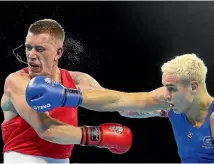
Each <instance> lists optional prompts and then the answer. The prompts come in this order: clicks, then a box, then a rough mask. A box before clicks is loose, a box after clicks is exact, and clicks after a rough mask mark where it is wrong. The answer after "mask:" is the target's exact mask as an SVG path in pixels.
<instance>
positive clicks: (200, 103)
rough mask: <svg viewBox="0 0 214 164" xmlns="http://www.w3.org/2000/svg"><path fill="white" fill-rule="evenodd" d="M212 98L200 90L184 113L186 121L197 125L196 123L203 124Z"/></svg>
mask: <svg viewBox="0 0 214 164" xmlns="http://www.w3.org/2000/svg"><path fill="white" fill-rule="evenodd" d="M212 102H213V98H212V97H211V96H210V95H209V94H208V93H207V91H205V92H201V93H200V94H198V96H197V97H196V98H195V100H194V101H193V103H192V105H191V106H190V108H189V110H188V111H187V112H186V113H185V114H186V116H187V119H188V121H189V122H190V123H191V124H192V125H195V126H196V127H197V124H199V127H200V124H203V122H204V121H205V119H206V117H207V114H208V112H209V109H210V105H211V103H212Z"/></svg>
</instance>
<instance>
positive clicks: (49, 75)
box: [29, 70, 52, 78]
mask: <svg viewBox="0 0 214 164" xmlns="http://www.w3.org/2000/svg"><path fill="white" fill-rule="evenodd" d="M29 76H30V77H31V78H34V77H36V76H46V77H49V78H52V75H51V74H49V73H47V72H43V71H37V72H36V71H31V70H29Z"/></svg>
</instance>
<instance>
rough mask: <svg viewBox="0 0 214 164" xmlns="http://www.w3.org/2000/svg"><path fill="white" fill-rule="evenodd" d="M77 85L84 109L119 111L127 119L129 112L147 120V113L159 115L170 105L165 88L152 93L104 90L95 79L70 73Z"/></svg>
mask: <svg viewBox="0 0 214 164" xmlns="http://www.w3.org/2000/svg"><path fill="white" fill-rule="evenodd" d="M70 73H71V76H72V77H73V79H74V81H75V84H76V85H77V87H78V89H80V90H81V91H82V94H83V104H82V105H81V106H82V107H84V108H87V109H90V110H95V111H118V112H119V113H120V114H121V115H123V116H125V117H130V115H128V113H127V111H128V110H129V111H132V114H133V113H135V115H134V114H133V115H132V116H131V117H133V118H145V117H147V116H146V114H145V113H146V112H154V114H156V115H158V113H160V111H161V110H163V109H167V108H168V107H169V105H168V104H167V103H166V101H165V99H164V88H163V87H161V88H158V89H156V90H153V91H151V92H139V93H126V92H119V91H114V90H109V89H106V88H103V87H102V86H101V85H100V84H99V83H98V82H97V81H96V80H95V79H94V78H93V77H91V76H89V75H87V74H85V73H81V72H70Z"/></svg>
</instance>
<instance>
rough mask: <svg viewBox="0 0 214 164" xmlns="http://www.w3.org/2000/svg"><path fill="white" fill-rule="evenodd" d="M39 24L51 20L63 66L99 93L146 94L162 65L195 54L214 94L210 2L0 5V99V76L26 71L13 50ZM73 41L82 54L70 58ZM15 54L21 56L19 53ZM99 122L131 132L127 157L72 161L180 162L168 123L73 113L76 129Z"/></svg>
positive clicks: (85, 152) (99, 153) (79, 153)
mask: <svg viewBox="0 0 214 164" xmlns="http://www.w3.org/2000/svg"><path fill="white" fill-rule="evenodd" d="M43 18H52V19H56V20H57V21H58V22H59V23H61V24H62V25H63V27H64V29H65V31H66V33H67V38H66V39H67V40H68V41H67V42H66V45H67V49H66V51H65V53H64V58H63V59H62V61H61V63H60V65H61V67H63V68H66V69H69V70H78V71H82V72H85V73H88V74H90V75H91V76H93V77H94V78H95V79H96V80H97V81H98V82H99V83H100V84H101V85H102V86H103V87H106V88H110V89H115V90H120V91H127V92H136V91H150V90H152V89H155V88H156V87H159V86H161V72H160V67H161V65H162V63H163V62H166V61H167V60H169V59H171V58H172V57H175V56H176V55H181V54H185V53H196V54H197V55H198V56H199V57H200V58H202V59H203V60H204V62H205V63H206V65H207V66H208V68H209V71H208V80H207V85H208V90H209V92H210V94H211V95H213V93H214V87H213V84H214V81H213V79H212V74H213V72H214V65H213V64H212V63H213V61H212V60H213V52H214V46H213V45H214V2H185V1H183V2H154V1H153V2H149V1H144V2H134V1H133V2H110V1H109V2H98V1H97V2H42V1H41V2H24V1H23V2H0V21H1V25H0V52H1V54H0V57H1V59H0V62H1V64H0V66H1V71H0V79H1V80H0V84H1V86H2V87H0V92H1V94H2V93H3V84H4V80H5V78H6V76H7V75H8V74H10V73H12V72H14V71H16V70H19V69H21V68H23V67H25V66H26V65H24V64H22V63H20V62H18V61H17V60H16V59H15V57H14V56H13V53H12V50H13V49H14V48H16V47H17V46H19V45H20V44H23V43H24V40H25V36H26V32H27V29H28V27H29V25H30V24H31V23H33V22H34V21H36V20H39V19H43ZM72 39H75V40H77V41H78V42H80V43H81V44H82V45H83V47H84V52H81V53H79V54H75V55H74V56H72V55H73V54H74V53H71V51H72V50H71V48H70V47H69V46H71V45H69V43H71V40H72ZM17 53H19V54H20V55H21V56H24V51H23V48H20V49H19V50H18V51H17ZM69 58H70V59H71V60H69ZM1 121H3V115H1ZM105 122H118V123H121V124H123V125H126V126H129V127H130V128H131V129H132V131H133V146H132V148H131V150H130V151H129V152H128V153H126V154H124V155H114V154H111V153H110V152H108V150H106V149H99V148H94V147H80V146H75V149H74V151H73V153H72V157H71V162H78V163H80V162H101V163H106V162H121V163H125V162H141V163H144V162H152V163H154V162H155V163H156V162H157V163H161V162H180V159H179V157H178V154H177V147H176V144H175V141H174V136H173V134H172V129H171V125H170V123H169V121H168V119H161V118H149V119H129V118H124V117H122V116H119V115H118V114H117V113H98V112H92V111H88V110H85V109H82V108H80V109H79V125H99V124H101V123H105ZM2 146H3V143H2V141H1V148H2ZM1 162H2V161H1Z"/></svg>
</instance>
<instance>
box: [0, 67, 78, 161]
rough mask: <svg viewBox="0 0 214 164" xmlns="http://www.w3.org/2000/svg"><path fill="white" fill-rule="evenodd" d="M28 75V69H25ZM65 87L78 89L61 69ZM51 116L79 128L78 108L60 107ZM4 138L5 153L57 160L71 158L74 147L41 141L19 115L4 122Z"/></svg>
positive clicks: (67, 73)
mask: <svg viewBox="0 0 214 164" xmlns="http://www.w3.org/2000/svg"><path fill="white" fill-rule="evenodd" d="M24 71H25V72H26V73H27V72H28V69H27V68H24ZM60 72H61V79H62V84H63V86H65V87H67V88H74V89H75V88H76V87H75V84H74V82H73V80H72V78H71V76H70V74H69V72H68V71H67V70H65V69H60ZM49 114H50V116H51V117H53V118H55V119H57V120H59V121H61V122H64V123H66V124H69V125H73V126H77V124H78V108H67V107H59V108H55V109H53V110H51V111H50V112H49ZM1 127H2V138H3V141H4V147H3V153H4V152H7V151H16V152H20V153H23V154H29V155H35V156H44V157H51V158H57V159H63V158H69V157H70V156H71V152H72V150H73V148H74V145H59V144H54V143H50V142H48V141H45V140H43V139H41V138H40V137H39V136H38V135H37V133H36V132H35V131H34V129H33V128H32V127H31V126H30V125H29V124H28V123H27V122H26V121H25V120H23V119H22V118H21V117H20V116H19V115H18V116H16V117H14V118H13V119H11V120H9V121H7V122H3V123H2V125H1Z"/></svg>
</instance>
